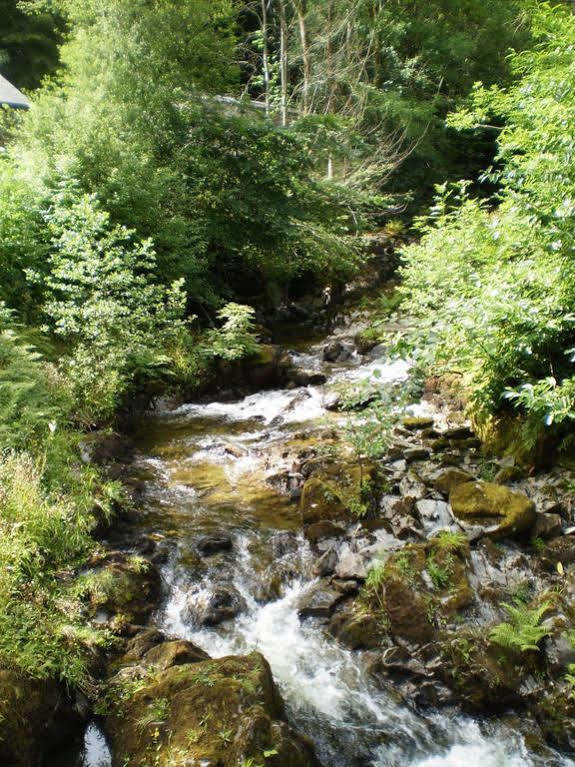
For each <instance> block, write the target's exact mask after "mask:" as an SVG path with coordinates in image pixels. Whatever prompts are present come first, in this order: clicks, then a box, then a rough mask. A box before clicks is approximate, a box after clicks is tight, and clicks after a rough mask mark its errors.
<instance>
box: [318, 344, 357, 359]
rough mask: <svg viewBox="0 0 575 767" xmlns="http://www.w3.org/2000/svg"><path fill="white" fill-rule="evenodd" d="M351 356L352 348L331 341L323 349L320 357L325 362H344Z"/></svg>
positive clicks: (348, 345) (349, 345)
mask: <svg viewBox="0 0 575 767" xmlns="http://www.w3.org/2000/svg"><path fill="white" fill-rule="evenodd" d="M352 354H353V346H351V344H344V343H342V342H341V341H331V342H330V343H329V344H327V346H325V347H324V350H323V353H322V356H323V359H324V360H325V362H345V361H346V360H348V359H349V358H350V357H351V356H352Z"/></svg>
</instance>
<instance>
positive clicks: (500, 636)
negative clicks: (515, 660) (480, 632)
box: [489, 602, 549, 652]
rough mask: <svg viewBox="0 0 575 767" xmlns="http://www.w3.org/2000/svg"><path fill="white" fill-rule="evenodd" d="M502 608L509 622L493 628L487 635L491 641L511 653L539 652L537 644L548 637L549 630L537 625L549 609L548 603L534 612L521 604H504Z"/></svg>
mask: <svg viewBox="0 0 575 767" xmlns="http://www.w3.org/2000/svg"><path fill="white" fill-rule="evenodd" d="M503 607H504V608H505V610H506V611H507V613H508V615H509V618H510V620H509V622H508V623H499V624H498V625H497V626H494V628H493V629H492V630H491V632H490V634H489V638H490V639H491V641H492V642H495V643H496V644H498V645H499V646H500V647H503V648H504V649H506V650H511V651H519V652H527V651H528V650H535V651H537V650H539V643H540V642H541V640H542V639H544V638H545V637H546V636H548V635H549V630H548V629H546V628H545V627H544V626H540V625H539V624H540V623H541V619H542V618H543V616H544V615H545V613H546V612H547V610H548V609H549V603H548V602H545V603H544V604H542V605H541V607H538V608H536V609H534V610H530V609H529V608H528V607H527V606H526V605H522V604H516V605H510V604H504V605H503Z"/></svg>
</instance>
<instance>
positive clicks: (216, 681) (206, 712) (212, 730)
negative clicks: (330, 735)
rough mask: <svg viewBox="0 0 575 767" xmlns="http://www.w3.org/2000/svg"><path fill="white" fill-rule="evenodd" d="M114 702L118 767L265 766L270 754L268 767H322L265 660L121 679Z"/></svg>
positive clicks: (111, 730) (115, 683)
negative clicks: (289, 719) (288, 717)
mask: <svg viewBox="0 0 575 767" xmlns="http://www.w3.org/2000/svg"><path fill="white" fill-rule="evenodd" d="M128 671H130V669H128ZM108 701H109V710H108V715H107V717H106V720H105V728H106V732H107V733H108V736H109V738H110V740H111V743H112V749H113V753H114V767H120V766H121V765H125V764H133V765H139V766H141V767H144V765H147V764H153V765H154V767H168V765H175V764H182V765H184V764H188V763H189V764H202V765H206V767H208V765H210V766H211V767H237V765H239V764H242V763H243V761H244V760H246V761H247V760H248V759H253V760H254V761H255V762H256V763H260V762H262V761H263V759H264V753H267V754H268V757H267V758H266V760H265V763H266V767H268V765H269V766H270V767H280V766H281V767H318V762H317V760H316V758H315V755H314V752H313V748H312V746H311V745H310V743H309V742H308V741H307V740H305V739H304V738H302V737H300V736H298V735H297V734H296V733H294V732H293V731H292V730H291V729H290V728H289V726H288V725H287V724H286V722H285V720H284V718H283V717H284V715H283V705H282V701H281V698H280V696H279V693H278V691H277V689H276V686H275V684H274V681H273V678H272V674H271V671H270V668H269V665H268V664H267V662H266V660H265V659H264V658H263V656H262V655H260V654H259V653H252V654H251V655H248V656H241V657H240V656H238V657H235V656H230V657H227V658H220V659H217V660H204V661H201V662H198V663H191V664H184V665H176V666H172V667H170V668H166V669H163V670H160V669H156V670H151V669H148V670H147V672H146V673H145V675H144V676H141V675H133V674H132V675H126V674H123V673H122V672H120V674H118V675H117V677H115V678H114V679H113V680H112V683H111V686H110V689H109V693H108Z"/></svg>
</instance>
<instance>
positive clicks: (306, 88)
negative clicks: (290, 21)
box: [294, 0, 311, 114]
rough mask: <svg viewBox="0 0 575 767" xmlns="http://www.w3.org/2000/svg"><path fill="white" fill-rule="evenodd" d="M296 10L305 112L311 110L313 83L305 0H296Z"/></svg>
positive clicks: (303, 108)
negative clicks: (310, 95)
mask: <svg viewBox="0 0 575 767" xmlns="http://www.w3.org/2000/svg"><path fill="white" fill-rule="evenodd" d="M294 6H295V11H296V14H297V20H298V27H299V37H300V44H301V56H302V60H303V91H302V111H303V113H304V114H308V112H309V94H310V85H311V59H310V55H309V46H308V40H307V29H306V23H305V17H306V7H305V0H297V1H296V0H294Z"/></svg>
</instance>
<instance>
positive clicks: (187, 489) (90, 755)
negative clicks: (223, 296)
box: [61, 346, 575, 767]
mask: <svg viewBox="0 0 575 767" xmlns="http://www.w3.org/2000/svg"><path fill="white" fill-rule="evenodd" d="M297 362H298V364H300V365H301V366H302V367H307V368H310V367H314V368H318V367H323V368H325V370H326V372H327V373H328V374H329V381H328V384H327V386H326V387H310V388H307V389H299V390H288V389H286V390H276V391H266V392H261V393H258V394H254V395H251V396H248V397H246V398H244V399H243V400H241V401H239V402H235V403H227V402H226V403H221V402H214V403H211V404H207V405H197V404H193V405H185V406H183V407H180V408H179V409H177V410H175V411H171V412H168V411H166V412H158V413H156V414H154V415H152V416H150V418H149V419H147V421H146V423H145V424H144V425H143V428H142V430H141V434H140V435H139V454H138V457H137V459H136V461H135V462H134V467H133V472H134V476H135V477H137V478H138V479H139V480H140V481H141V482H142V483H143V486H144V512H145V514H144V525H145V527H146V528H147V530H148V531H150V532H154V533H156V534H157V535H161V536H165V537H166V539H168V540H170V541H171V545H170V555H169V558H168V560H167V562H166V563H165V565H164V566H163V577H164V581H165V584H166V589H165V593H166V597H165V601H164V603H163V604H162V605H161V606H160V608H159V610H158V613H157V615H156V616H155V619H154V622H155V623H156V624H157V625H158V626H160V627H161V628H163V629H164V630H165V631H166V632H168V633H170V634H174V635H177V636H180V637H185V638H187V639H190V640H191V641H192V642H194V643H196V644H197V645H199V646H201V647H203V648H204V649H205V650H207V651H208V652H209V653H210V655H212V656H214V657H219V656H224V655H228V654H241V653H245V652H248V651H251V650H253V649H258V650H259V651H261V652H262V653H263V655H264V656H265V657H266V658H267V660H268V661H269V663H270V665H271V668H272V670H273V673H274V677H275V679H276V681H277V683H278V684H279V686H280V688H281V690H282V693H283V696H284V699H285V700H286V703H287V710H288V715H289V719H290V721H291V722H292V723H293V724H294V725H295V726H296V728H298V729H299V730H300V731H302V732H304V733H306V734H307V735H309V736H310V737H311V738H312V739H313V740H314V742H315V744H316V748H317V751H318V755H319V756H320V758H321V760H322V762H323V763H324V765H325V766H326V767H370V766H371V767H396V766H397V767H400V765H401V767H407V766H409V767H525V766H532V767H543V765H545V767H562V766H563V765H573V764H575V762H573V761H572V760H570V759H567V758H564V757H562V756H560V755H558V754H556V753H554V752H552V751H550V750H549V749H545V748H543V751H542V752H540V753H537V754H535V753H532V752H529V751H528V749H527V746H526V745H525V738H524V735H528V734H529V733H522V732H521V731H520V728H519V726H518V725H517V723H516V722H513V723H512V725H511V724H509V723H507V722H506V721H503V720H500V721H497V722H479V721H474V720H471V719H468V718H464V717H462V716H459V715H455V714H449V713H445V712H441V713H433V712H428V713H425V714H422V713H417V712H415V711H414V710H412V709H411V708H409V707H408V706H406V705H405V704H404V703H402V702H401V701H399V700H398V699H397V697H396V696H395V695H394V694H393V691H392V690H391V689H389V690H381V689H377V688H376V687H375V686H374V685H373V682H372V681H371V680H370V679H369V678H368V676H367V674H366V672H365V669H364V663H363V658H362V655H361V654H360V653H352V652H350V651H348V650H346V649H344V648H343V647H341V646H340V645H338V643H337V642H335V641H334V640H333V639H332V638H330V637H329V636H327V635H326V633H325V629H324V627H323V626H322V625H320V624H318V623H317V622H315V621H314V620H307V621H304V622H302V621H301V620H300V618H299V617H298V604H299V602H300V600H301V599H302V597H303V596H305V593H306V591H308V590H309V589H310V588H313V585H314V583H315V579H314V576H313V569H312V562H313V554H312V552H311V550H310V548H309V546H308V544H307V543H306V542H305V540H304V539H303V537H302V536H301V534H300V533H299V532H298V521H297V507H296V505H295V504H290V503H289V501H288V499H287V498H284V497H280V496H278V495H277V494H276V493H275V492H274V491H273V490H272V489H271V488H270V487H269V485H266V483H265V481H264V480H265V477H266V474H268V473H270V471H271V472H272V473H273V472H274V471H277V470H278V466H279V467H280V468H281V467H282V455H283V453H282V450H283V449H284V448H286V447H288V446H290V445H291V446H293V445H294V444H296V445H297V444H298V440H300V439H302V435H301V433H302V431H303V432H309V429H310V427H314V426H317V424H318V422H320V421H321V419H325V418H327V419H328V420H327V423H331V424H332V425H333V426H334V427H335V428H337V426H338V422H339V416H337V415H333V414H332V415H328V414H327V413H326V411H325V409H324V407H323V401H324V397H325V395H326V391H328V390H329V388H330V387H331V386H333V385H334V384H338V383H341V382H342V381H347V382H348V383H349V382H351V383H352V384H353V382H354V381H359V380H360V378H361V377H365V376H368V375H370V374H371V373H373V371H374V370H376V369H377V370H378V371H379V375H378V381H380V382H390V381H398V380H404V379H405V378H406V377H407V375H408V368H407V366H406V365H405V364H404V363H401V362H391V361H386V360H385V359H383V360H382V359H377V358H375V359H373V358H372V359H371V360H368V361H367V362H365V361H364V362H363V364H361V363H362V360H360V359H359V358H357V357H355V358H352V359H351V360H349V361H348V362H347V363H346V364H345V365H324V364H323V363H322V362H321V346H317V347H312V348H311V349H309V350H307V351H306V352H305V353H303V354H300V355H299V359H298V360H297ZM284 452H285V450H284ZM290 460H291V459H290V458H289V457H288V458H286V460H285V466H284V468H286V469H289V461H290ZM214 531H218V532H222V531H223V532H227V533H229V534H230V535H231V536H232V539H233V548H232V551H231V552H226V553H222V554H218V555H216V556H213V557H210V558H209V559H208V560H206V561H204V562H201V563H199V564H198V561H197V557H194V545H195V541H197V538H198V536H199V535H200V534H203V533H208V532H214ZM278 542H279V544H278ZM273 568H275V571H276V572H279V573H281V574H282V577H283V588H282V590H281V592H280V593H279V595H278V597H277V598H276V599H275V600H273V601H270V602H267V603H265V604H262V603H261V601H258V599H257V597H258V589H259V588H260V585H261V581H262V579H263V578H265V576H266V573H269V571H270V569H273ZM214 582H217V583H223V584H225V585H227V586H229V587H231V588H233V589H235V591H236V592H237V593H238V594H239V595H240V597H241V600H242V602H243V610H242V612H241V614H240V615H238V616H237V617H236V618H235V619H234V620H232V621H228V622H225V623H223V624H221V625H220V626H218V627H216V628H210V629H207V628H199V627H198V626H197V625H195V624H194V623H193V621H191V619H190V607H191V608H192V613H193V608H194V607H197V606H199V605H201V604H202V602H204V601H205V600H206V599H207V597H208V594H209V588H210V586H211V585H213V583H214ZM68 764H70V765H74V766H76V765H77V767H108V765H109V764H110V755H109V753H108V752H107V747H106V745H105V742H104V741H103V740H102V737H101V734H99V733H98V730H97V729H96V728H95V727H94V726H92V728H91V729H89V730H88V733H87V740H86V743H85V745H84V752H83V757H82V759H81V760H76V761H74V762H69V763H68ZM61 767H62V766H61Z"/></svg>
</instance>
